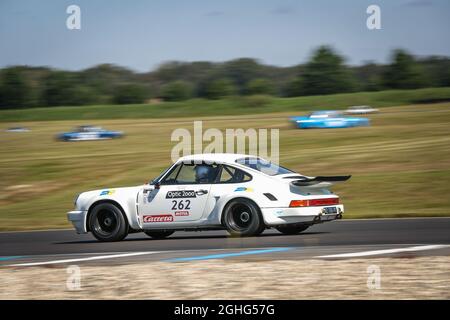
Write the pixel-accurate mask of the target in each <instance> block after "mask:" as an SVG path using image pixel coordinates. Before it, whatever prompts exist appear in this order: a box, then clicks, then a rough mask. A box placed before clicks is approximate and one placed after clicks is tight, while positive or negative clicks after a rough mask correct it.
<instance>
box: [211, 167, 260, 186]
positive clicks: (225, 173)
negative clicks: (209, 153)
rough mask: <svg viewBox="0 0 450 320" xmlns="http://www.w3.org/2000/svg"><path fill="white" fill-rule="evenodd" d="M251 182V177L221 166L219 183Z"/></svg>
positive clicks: (240, 171) (242, 172) (235, 169)
mask: <svg viewBox="0 0 450 320" xmlns="http://www.w3.org/2000/svg"><path fill="white" fill-rule="evenodd" d="M250 180H252V177H251V176H250V175H249V174H247V173H245V172H244V171H242V170H240V169H237V168H234V167H230V166H227V165H222V172H221V173H220V178H219V181H218V182H219V183H240V182H247V181H250Z"/></svg>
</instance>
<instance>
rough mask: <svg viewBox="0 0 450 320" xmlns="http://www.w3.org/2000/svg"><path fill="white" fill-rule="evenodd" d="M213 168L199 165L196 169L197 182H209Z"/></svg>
mask: <svg viewBox="0 0 450 320" xmlns="http://www.w3.org/2000/svg"><path fill="white" fill-rule="evenodd" d="M211 170H212V168H211V167H210V166H207V165H198V166H196V167H195V181H196V182H199V183H202V182H203V183H204V182H208V181H209V176H210V173H211Z"/></svg>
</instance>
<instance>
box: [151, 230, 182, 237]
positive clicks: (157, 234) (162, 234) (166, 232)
mask: <svg viewBox="0 0 450 320" xmlns="http://www.w3.org/2000/svg"><path fill="white" fill-rule="evenodd" d="M174 232H175V231H173V230H162V231H151V230H149V231H144V233H145V234H146V235H148V236H149V237H152V238H153V239H164V238H167V237H168V236H170V235H171V234H173V233H174Z"/></svg>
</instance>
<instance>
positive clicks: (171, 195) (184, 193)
mask: <svg viewBox="0 0 450 320" xmlns="http://www.w3.org/2000/svg"><path fill="white" fill-rule="evenodd" d="M196 197H197V195H196V194H195V190H177V191H168V192H167V194H166V199H180V198H196Z"/></svg>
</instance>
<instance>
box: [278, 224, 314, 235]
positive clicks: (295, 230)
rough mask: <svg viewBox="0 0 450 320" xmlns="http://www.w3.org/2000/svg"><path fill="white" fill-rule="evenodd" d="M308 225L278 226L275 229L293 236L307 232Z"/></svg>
mask: <svg viewBox="0 0 450 320" xmlns="http://www.w3.org/2000/svg"><path fill="white" fill-rule="evenodd" d="M308 228H309V226H308V225H294V226H292V225H285V226H278V227H276V228H275V229H277V230H278V231H280V232H281V233H283V234H288V235H293V234H299V233H300V232H302V231H305V230H306V229H308Z"/></svg>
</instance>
